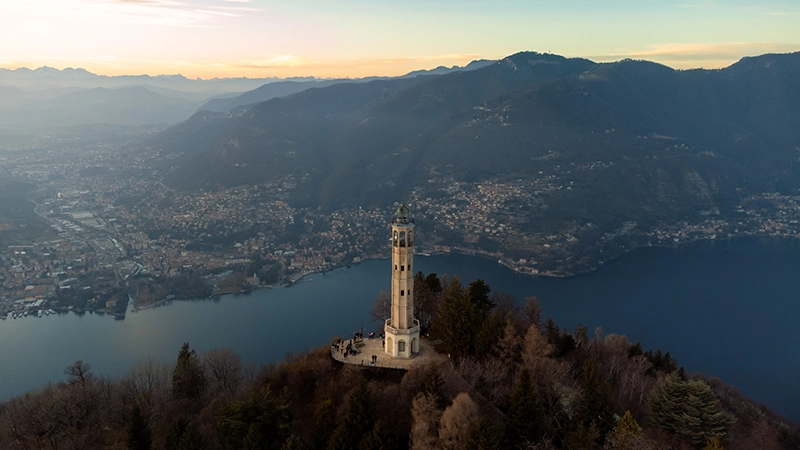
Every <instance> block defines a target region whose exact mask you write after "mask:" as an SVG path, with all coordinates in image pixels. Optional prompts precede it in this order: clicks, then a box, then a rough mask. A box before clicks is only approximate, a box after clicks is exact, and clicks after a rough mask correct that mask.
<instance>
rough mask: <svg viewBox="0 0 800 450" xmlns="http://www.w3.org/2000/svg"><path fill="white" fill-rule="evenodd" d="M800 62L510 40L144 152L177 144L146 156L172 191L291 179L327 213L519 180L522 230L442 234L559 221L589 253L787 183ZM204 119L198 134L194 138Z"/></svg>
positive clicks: (529, 234) (295, 101) (464, 237)
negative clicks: (708, 66)
mask: <svg viewBox="0 0 800 450" xmlns="http://www.w3.org/2000/svg"><path fill="white" fill-rule="evenodd" d="M798 60H800V53H793V54H784V55H765V56H762V57H758V58H754V59H748V60H744V61H741V62H740V63H737V64H734V65H732V66H730V67H728V68H725V69H719V70H713V71H707V70H688V71H678V70H674V69H671V68H669V67H666V66H663V65H660V64H657V63H652V62H646V61H635V60H623V61H619V62H616V63H595V62H592V61H589V60H585V59H580V58H564V57H561V56H558V55H549V54H541V53H535V52H523V53H517V54H514V55H511V56H509V57H507V58H504V59H503V60H500V61H498V62H495V63H492V64H490V65H487V66H485V67H482V68H480V69H477V70H473V71H468V72H454V73H449V74H445V75H437V76H433V75H426V76H420V77H416V78H410V79H401V80H398V79H393V80H376V81H371V82H367V83H342V84H336V85H334V86H330V87H326V88H319V89H310V90H306V91H304V92H300V93H296V94H292V95H289V96H286V97H283V98H280V99H273V100H270V101H267V102H263V103H259V104H257V105H256V106H254V107H252V108H251V109H249V110H246V111H239V112H238V113H229V114H224V115H215V116H210V115H195V116H193V117H192V118H190V119H189V120H188V121H187V122H185V123H184V124H182V125H181V126H180V130H183V131H184V132H185V133H184V134H183V135H182V134H181V132H179V131H178V128H177V127H173V128H172V129H170V130H167V131H165V132H164V134H163V135H162V136H169V141H170V143H169V144H168V143H166V142H165V141H162V140H161V137H158V136H157V137H155V138H154V139H152V140H151V141H149V142H148V146H149V147H151V148H157V149H160V150H161V151H162V153H163V154H170V153H179V154H180V156H179V157H177V158H168V159H165V160H162V161H161V162H160V163H159V164H161V165H160V166H159V168H160V169H162V170H165V171H167V172H168V173H169V179H168V180H167V182H168V183H169V184H170V185H171V186H173V187H175V188H179V189H195V188H203V189H216V188H219V187H223V188H224V187H230V186H235V185H241V184H258V183H262V182H267V181H270V180H274V179H275V177H286V176H291V177H293V178H294V179H296V180H298V181H297V183H296V187H295V188H294V190H293V191H292V192H291V195H290V203H291V204H292V205H293V206H295V207H308V208H312V209H315V208H319V209H321V210H324V211H332V210H336V209H339V208H350V207H355V206H359V207H373V206H377V207H380V206H386V204H387V203H390V202H392V201H394V200H396V199H397V198H401V197H403V196H404V195H413V196H414V197H416V198H421V199H425V198H437V197H438V196H440V195H443V194H442V193H444V192H449V189H451V188H450V187H449V186H472V187H473V188H477V186H479V185H480V184H481V183H486V182H489V183H500V184H504V185H509V186H510V185H513V186H522V185H526V186H530V187H527V188H525V192H526V194H525V195H526V196H529V200H526V204H525V206H521V207H519V209H517V210H515V212H514V213H513V214H509V215H508V217H507V218H506V219H504V220H503V221H504V222H511V223H513V224H514V227H516V228H517V229H519V230H521V233H522V234H523V235H524V236H526V237H524V238H519V239H522V241H520V240H519V239H517V238H514V239H501V238H497V237H494V236H486V237H485V239H484V238H481V239H484V240H478V242H477V243H476V242H474V241H475V239H476V238H475V237H474V236H472V237H471V236H470V234H469V233H467V234H461V233H465V232H464V231H462V232H459V234H456V235H453V236H450V237H449V238H446V239H444V238H443V239H444V240H443V241H440V242H443V243H446V244H448V245H456V244H458V245H462V246H466V248H474V249H476V250H480V251H489V252H494V251H499V252H500V253H501V254H503V255H507V256H515V255H516V256H517V257H519V258H526V256H525V254H526V253H525V250H524V249H525V247H526V245H527V244H522V243H521V242H528V241H531V240H537V239H539V240H540V239H544V238H545V237H546V236H548V235H553V234H554V233H555V234H557V235H558V234H563V233H566V231H565V230H573V231H571V232H570V233H568V234H570V235H574V236H577V238H576V239H577V240H576V241H574V242H579V243H580V244H575V245H579V246H581V248H584V246H586V245H588V247H586V248H589V247H591V248H594V249H595V250H592V251H598V249H599V248H600V247H595V245H597V246H605V245H606V244H604V243H602V241H597V239H598V238H599V237H602V235H603V233H607V234H613V233H615V231H614V230H619V229H625V227H626V226H627V225H625V224H626V223H632V224H636V226H637V227H638V228H637V229H638V230H641V233H642V234H643V235H648V233H655V232H656V230H659V229H663V228H664V227H673V226H675V224H678V223H683V222H687V223H701V222H703V221H706V220H709V216H708V214H709V211H716V212H715V213H714V215H715V216H714V217H717V216H718V217H719V218H720V220H722V218H723V217H737V214H738V213H737V212H736V211H737V205H739V204H740V203H741V202H742V201H744V199H746V198H748V196H752V195H761V193H764V192H777V193H780V194H784V195H798V194H800V190H799V189H800V164H795V163H798V162H800V160H798V157H800V129H798V128H797V127H796V126H794V125H793V124H796V123H797V122H798V121H800V106H797V105H800V81H798V80H800V76H797V75H800V71H797V72H795V68H796V67H798ZM194 122H197V123H194ZM212 128H213V129H214V130H215V131H213V132H209V131H208V130H210V129H212ZM200 129H203V130H205V131H203V133H204V134H203V136H204V137H203V139H202V140H201V139H197V137H196V136H197V134H195V135H194V136H193V135H192V133H197V131H196V130H200ZM191 130H195V131H191ZM181 142H194V143H197V145H192V146H187V145H182V144H180V143H181ZM535 186H542V187H541V188H538V187H535ZM515 207H516V206H515ZM587 224H588V225H587ZM590 225H591V226H590ZM593 227H594V228H593ZM536 236H538V237H536ZM526 240H527V241H526ZM592 242H595V244H592ZM573 246H574V245H573ZM573 250H574V252H577V253H574V252H573V253H572V256H571V257H574V258H576V259H577V260H580V259H582V258H583V257H582V256H581V254H582V253H581V252H583V251H584V250H581V249H580V248H578V247H576V248H575V249H573ZM587 251H588V250H587ZM594 258H596V256H595V257H594ZM590 259H591V258H590ZM570 264H571V263H570ZM583 264H587V265H589V266H592V265H593V263H591V262H589V260H588V259H587V260H586V262H584V263H581V265H583ZM583 267H584V268H582V269H579V270H586V266H583ZM570 272H573V271H572V270H570Z"/></svg>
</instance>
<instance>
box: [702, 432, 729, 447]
mask: <svg viewBox="0 0 800 450" xmlns="http://www.w3.org/2000/svg"><path fill="white" fill-rule="evenodd" d="M703 450H725V448H724V447H722V442H720V439H719V435H716V436H714V437H712V438H711V439H709V440H708V443H707V444H706V446H705V447H704V448H703Z"/></svg>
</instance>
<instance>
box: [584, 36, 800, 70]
mask: <svg viewBox="0 0 800 450" xmlns="http://www.w3.org/2000/svg"><path fill="white" fill-rule="evenodd" d="M798 50H800V45H798V44H780V43H770V42H723V43H696V44H681V43H669V44H661V45H655V46H652V47H651V48H649V49H647V50H636V51H620V52H618V53H614V54H608V55H596V56H590V57H589V58H590V59H594V60H597V61H616V60H620V59H625V58H633V59H647V60H652V61H657V62H662V63H669V65H672V66H675V67H677V68H689V67H706V68H719V67H724V66H727V65H730V64H732V63H734V62H736V61H738V60H739V59H741V58H742V57H744V56H752V55H761V54H764V53H790V52H796V51H798ZM700 63H702V64H700Z"/></svg>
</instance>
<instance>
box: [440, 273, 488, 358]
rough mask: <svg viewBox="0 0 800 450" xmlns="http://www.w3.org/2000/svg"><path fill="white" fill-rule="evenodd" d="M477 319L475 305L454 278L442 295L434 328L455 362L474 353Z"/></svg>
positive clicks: (456, 278) (443, 346)
mask: <svg viewBox="0 0 800 450" xmlns="http://www.w3.org/2000/svg"><path fill="white" fill-rule="evenodd" d="M477 317H478V313H477V309H476V307H475V305H473V304H472V303H471V302H470V301H469V300H468V299H467V296H466V293H465V291H464V287H463V286H462V285H461V282H460V281H459V280H458V277H453V279H452V280H450V282H449V283H447V286H446V288H445V290H444V292H443V294H442V299H441V300H440V302H439V310H438V312H437V314H436V319H435V322H434V325H433V328H434V333H435V335H436V337H438V338H439V339H441V341H442V348H443V349H444V350H445V351H446V352H447V353H449V354H450V356H451V357H452V358H453V359H454V360H456V361H458V360H460V359H461V358H462V357H464V356H467V355H472V354H473V353H474V347H473V336H474V335H475V333H476V331H477V324H476V322H478V320H476V319H477Z"/></svg>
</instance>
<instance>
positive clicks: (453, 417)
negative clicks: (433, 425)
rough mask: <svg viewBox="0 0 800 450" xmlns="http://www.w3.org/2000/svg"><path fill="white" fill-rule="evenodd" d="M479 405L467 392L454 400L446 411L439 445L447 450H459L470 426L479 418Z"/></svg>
mask: <svg viewBox="0 0 800 450" xmlns="http://www.w3.org/2000/svg"><path fill="white" fill-rule="evenodd" d="M478 412H479V411H478V405H477V404H476V403H475V401H473V400H472V397H470V396H469V394H467V393H466V392H462V393H460V394H458V395H457V396H456V398H455V399H453V403H452V404H451V405H450V406H448V407H447V409H445V410H444V413H442V419H441V421H440V425H439V443H440V444H441V447H442V448H443V449H446V450H450V449H456V448H459V446H460V444H461V442H462V441H463V440H464V437H465V436H466V435H467V432H468V430H469V427H470V425H472V422H474V421H475V420H476V419H477V418H478Z"/></svg>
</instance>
